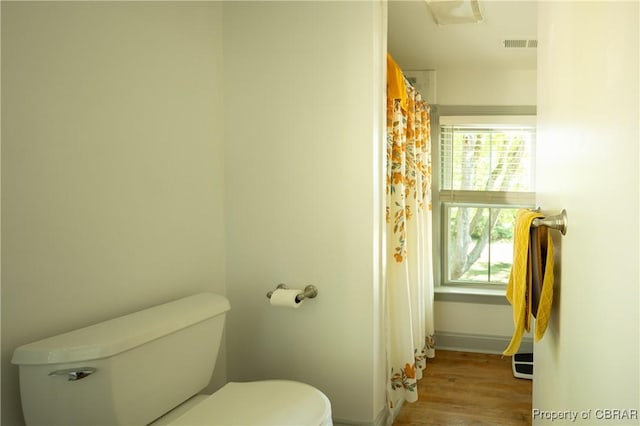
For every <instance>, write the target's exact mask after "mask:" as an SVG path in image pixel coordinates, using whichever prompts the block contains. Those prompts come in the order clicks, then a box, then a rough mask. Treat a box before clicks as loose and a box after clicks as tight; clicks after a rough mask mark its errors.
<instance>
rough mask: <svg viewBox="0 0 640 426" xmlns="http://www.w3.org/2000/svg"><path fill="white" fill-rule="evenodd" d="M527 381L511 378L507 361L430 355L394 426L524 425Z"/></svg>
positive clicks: (528, 404)
mask: <svg viewBox="0 0 640 426" xmlns="http://www.w3.org/2000/svg"><path fill="white" fill-rule="evenodd" d="M531 388H532V381H531V380H525V379H517V378H515V377H513V374H512V372H511V357H506V356H505V357H504V358H503V357H502V356H501V355H489V354H478V353H469V352H452V351H442V350H440V351H436V357H435V358H434V359H430V360H429V361H428V363H427V368H426V370H425V372H424V375H423V378H422V379H421V380H420V381H419V382H418V401H417V402H414V403H405V404H404V405H403V406H402V408H401V409H400V413H399V414H398V416H397V417H396V420H395V421H394V423H393V424H394V425H397V426H400V425H530V424H531Z"/></svg>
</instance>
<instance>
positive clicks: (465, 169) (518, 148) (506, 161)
mask: <svg viewBox="0 0 640 426" xmlns="http://www.w3.org/2000/svg"><path fill="white" fill-rule="evenodd" d="M439 128H440V135H439V138H438V139H439V151H438V157H439V161H438V165H439V175H438V177H439V185H438V186H439V188H438V203H439V205H440V215H439V217H440V230H441V241H440V247H441V251H440V252H441V253H442V265H441V283H442V284H443V285H446V286H459V287H478V288H487V289H503V288H505V287H506V284H507V282H508V280H509V272H510V270H511V265H512V257H513V225H514V222H515V215H516V211H517V210H518V209H519V208H523V207H528V208H530V207H533V206H534V204H535V176H534V171H535V158H534V157H535V117H533V116H441V117H440V126H439Z"/></svg>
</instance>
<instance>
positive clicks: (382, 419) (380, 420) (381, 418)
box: [333, 400, 404, 426]
mask: <svg viewBox="0 0 640 426" xmlns="http://www.w3.org/2000/svg"><path fill="white" fill-rule="evenodd" d="M403 402H404V400H402V401H400V403H399V404H397V406H396V408H394V409H393V410H392V413H391V415H392V418H393V419H395V418H396V416H397V415H398V413H399V412H400V407H402V403H403ZM388 415H389V410H387V408H386V407H384V408H383V409H382V410H380V412H379V413H378V415H377V416H376V418H375V419H374V420H373V423H370V422H354V421H351V420H346V419H339V418H335V417H334V418H333V426H385V425H387V424H389V423H390V422H389V423H388V422H387V418H388Z"/></svg>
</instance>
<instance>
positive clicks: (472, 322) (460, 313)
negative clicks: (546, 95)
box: [434, 68, 536, 352]
mask: <svg viewBox="0 0 640 426" xmlns="http://www.w3.org/2000/svg"><path fill="white" fill-rule="evenodd" d="M436 96H437V103H438V105H447V106H448V105H458V106H498V107H507V106H535V105H536V70H535V69H533V70H528V69H477V68H472V69H467V68H465V69H461V68H453V69H438V70H437V77H436ZM434 310H435V325H436V334H437V335H438V336H439V337H440V338H439V339H436V344H438V341H439V342H440V343H441V344H440V345H439V346H441V347H442V344H443V342H448V343H447V344H445V346H447V348H449V349H451V348H456V347H457V346H448V344H451V345H461V346H458V349H461V350H462V349H464V350H477V351H481V352H485V351H491V352H501V350H502V349H504V347H506V345H507V344H508V342H509V341H510V339H511V336H512V334H513V311H512V308H511V305H507V304H502V305H500V304H485V303H460V302H452V301H437V302H436V303H435V307H434ZM474 336H477V337H479V338H481V339H485V340H484V341H485V343H486V345H485V344H482V345H478V346H474V345H476V344H477V343H476V342H474V341H473V339H474ZM469 339H471V340H469ZM530 340H531V338H530V335H529V334H527V335H526V336H525V341H526V342H529V343H528V344H527V345H530ZM456 342H460V343H459V344H458V343H456ZM503 342H504V347H502V346H501V345H502V344H503ZM527 347H528V346H526V345H524V343H523V346H522V348H523V350H526V349H527ZM500 348H502V349H500Z"/></svg>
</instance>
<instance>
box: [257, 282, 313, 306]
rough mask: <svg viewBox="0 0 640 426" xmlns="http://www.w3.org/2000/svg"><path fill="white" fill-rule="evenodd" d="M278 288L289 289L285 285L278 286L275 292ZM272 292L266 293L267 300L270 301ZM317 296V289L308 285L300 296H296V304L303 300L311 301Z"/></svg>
mask: <svg viewBox="0 0 640 426" xmlns="http://www.w3.org/2000/svg"><path fill="white" fill-rule="evenodd" d="M279 288H284V289H287V288H289V287H287V285H286V284H278V286H277V287H276V290H277V289H279ZM273 292H274V290H271V291H270V292H268V293H267V298H269V299H271V295H272V294H273ZM317 295H318V289H317V288H316V286H314V285H308V286H306V287H305V288H304V291H303V292H302V293H300V294H298V295H297V296H296V302H298V303H300V302H301V301H303V300H304V299H313V298H315V297H316V296H317Z"/></svg>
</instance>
